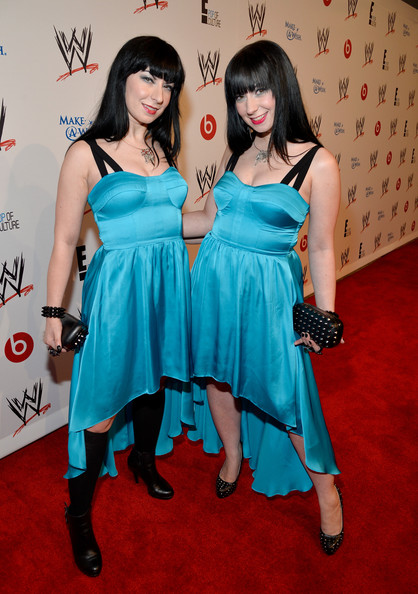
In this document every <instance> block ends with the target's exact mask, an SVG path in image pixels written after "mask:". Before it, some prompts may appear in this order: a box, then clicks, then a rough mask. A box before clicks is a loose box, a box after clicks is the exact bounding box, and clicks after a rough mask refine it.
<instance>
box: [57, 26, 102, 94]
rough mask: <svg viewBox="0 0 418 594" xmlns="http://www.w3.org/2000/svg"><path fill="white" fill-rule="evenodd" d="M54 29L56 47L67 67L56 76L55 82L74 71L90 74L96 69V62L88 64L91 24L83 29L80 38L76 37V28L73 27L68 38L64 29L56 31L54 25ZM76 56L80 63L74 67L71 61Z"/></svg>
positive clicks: (91, 37)
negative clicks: (79, 65) (66, 70)
mask: <svg viewBox="0 0 418 594" xmlns="http://www.w3.org/2000/svg"><path fill="white" fill-rule="evenodd" d="M54 31H55V41H56V42H57V44H58V48H59V50H60V52H61V55H62V57H63V58H64V62H65V63H66V65H67V67H68V72H65V73H64V74H62V75H61V76H59V77H58V78H57V82H58V81H61V80H65V79H66V78H68V77H69V76H72V75H73V74H75V73H76V72H81V71H84V72H87V71H88V72H89V73H90V74H92V73H93V72H96V70H98V68H99V65H98V64H97V63H95V62H94V63H91V64H89V63H88V61H89V55H90V49H91V42H92V39H93V33H92V32H91V26H89V28H88V29H87V27H84V29H83V30H82V32H81V37H80V39H78V38H77V30H76V28H75V27H74V29H72V31H71V37H70V39H69V40H68V39H67V37H66V35H65V33H64V31H57V30H56V28H55V27H54ZM75 56H77V58H78V60H79V61H80V63H81V67H79V68H74V67H73V61H74V57H75Z"/></svg>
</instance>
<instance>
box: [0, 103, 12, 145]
mask: <svg viewBox="0 0 418 594" xmlns="http://www.w3.org/2000/svg"><path fill="white" fill-rule="evenodd" d="M5 121H6V106H5V105H4V99H2V100H1V108H0V151H1V150H2V149H3V148H4V149H5V150H6V151H8V150H10V149H11V148H12V147H13V146H16V140H15V139H14V138H9V139H8V140H2V138H3V129H4V123H5Z"/></svg>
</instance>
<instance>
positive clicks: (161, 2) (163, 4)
mask: <svg viewBox="0 0 418 594" xmlns="http://www.w3.org/2000/svg"><path fill="white" fill-rule="evenodd" d="M142 3H143V6H140V7H139V8H136V9H135V10H134V14H139V13H141V12H144V10H147V9H148V8H153V7H155V8H156V9H157V10H158V9H160V10H164V8H167V6H168V2H167V0H154V2H148V3H147V0H142Z"/></svg>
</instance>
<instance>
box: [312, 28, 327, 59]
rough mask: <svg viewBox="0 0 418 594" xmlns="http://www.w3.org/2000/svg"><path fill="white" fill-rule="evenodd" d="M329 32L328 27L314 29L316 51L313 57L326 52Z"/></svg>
mask: <svg viewBox="0 0 418 594" xmlns="http://www.w3.org/2000/svg"><path fill="white" fill-rule="evenodd" d="M329 32H330V28H329V27H325V28H324V29H317V31H316V40H317V42H318V53H317V54H316V55H315V58H317V57H318V56H320V55H321V54H328V53H329V49H328V47H327V46H328V41H329Z"/></svg>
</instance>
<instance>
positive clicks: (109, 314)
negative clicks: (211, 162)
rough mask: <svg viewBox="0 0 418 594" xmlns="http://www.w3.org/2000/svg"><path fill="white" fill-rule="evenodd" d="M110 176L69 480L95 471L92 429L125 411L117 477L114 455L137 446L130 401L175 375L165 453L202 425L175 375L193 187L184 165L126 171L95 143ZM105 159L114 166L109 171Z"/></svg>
mask: <svg viewBox="0 0 418 594" xmlns="http://www.w3.org/2000/svg"><path fill="white" fill-rule="evenodd" d="M91 147H92V151H93V154H94V155H95V158H96V162H98V165H100V167H99V168H101V172H102V175H103V177H102V179H101V180H100V181H99V182H98V183H97V184H96V186H95V187H94V188H93V189H92V191H91V192H90V195H89V197H88V202H89V205H90V206H91V209H92V211H93V214H94V219H95V221H96V223H97V226H98V228H99V234H100V239H101V241H102V242H103V245H102V246H101V247H100V248H99V249H98V250H97V252H96V253H95V255H94V257H93V259H92V261H91V263H90V265H89V268H88V271H87V274H86V277H85V280H84V286H83V294H82V319H83V320H84V321H85V322H86V323H87V325H88V328H89V334H88V336H87V339H86V341H85V343H84V345H83V346H82V348H81V349H80V351H79V352H76V353H75V355H74V364H73V372H72V380H71V391H70V408H69V441H68V451H69V467H68V472H67V474H66V477H67V478H72V477H74V476H77V475H78V474H81V473H82V472H83V471H84V469H85V467H86V460H85V447H84V433H83V432H84V429H87V428H89V427H91V426H93V425H95V424H97V423H99V422H100V421H103V420H105V419H108V418H110V417H112V416H113V415H115V414H117V413H119V414H118V416H117V417H116V419H115V421H114V423H113V426H112V428H111V430H110V432H109V440H108V448H107V453H106V457H105V461H104V464H103V468H102V474H105V473H106V472H109V474H110V475H111V476H115V475H116V474H117V471H116V467H115V461H114V455H113V454H114V451H116V450H122V449H125V448H126V447H127V446H128V445H130V444H132V443H133V442H134V435H133V427H132V421H131V417H130V409H129V403H130V402H131V401H132V400H133V399H134V398H136V397H137V396H140V395H142V394H153V393H155V392H156V391H158V389H159V388H160V380H161V378H162V377H166V378H168V380H167V389H166V405H165V412H164V418H163V422H162V427H161V431H160V436H159V440H158V444H157V450H156V453H157V454H164V453H167V452H168V451H170V450H171V449H172V437H174V436H176V435H179V434H180V433H182V421H184V422H185V423H188V424H192V423H193V410H192V403H191V399H187V397H186V398H185V397H184V395H182V394H181V391H178V390H176V389H175V387H173V386H172V384H171V380H173V382H174V380H176V381H175V384H176V385H178V382H179V381H188V380H189V378H190V366H189V363H190V351H189V341H190V336H189V333H190V321H191V309H190V271H189V260H188V254H187V250H186V247H185V244H184V242H183V239H182V217H181V209H182V206H183V203H184V200H185V198H186V194H187V185H186V182H185V181H184V180H183V178H182V177H181V176H180V174H179V173H178V171H177V169H175V168H174V167H170V168H169V169H167V170H166V171H164V173H162V174H161V175H157V176H153V177H142V176H140V175H135V174H133V173H128V172H124V171H122V170H121V168H120V167H119V165H117V164H116V163H115V162H114V161H113V160H112V159H111V158H110V156H109V155H107V153H105V152H104V151H103V150H102V149H101V148H100V147H98V145H97V144H96V143H95V142H92V143H91ZM103 161H106V162H108V163H109V164H110V166H111V167H112V168H113V169H114V170H115V171H114V172H112V173H109V174H107V171H106V168H105V167H104V165H103V164H102V163H103Z"/></svg>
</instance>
